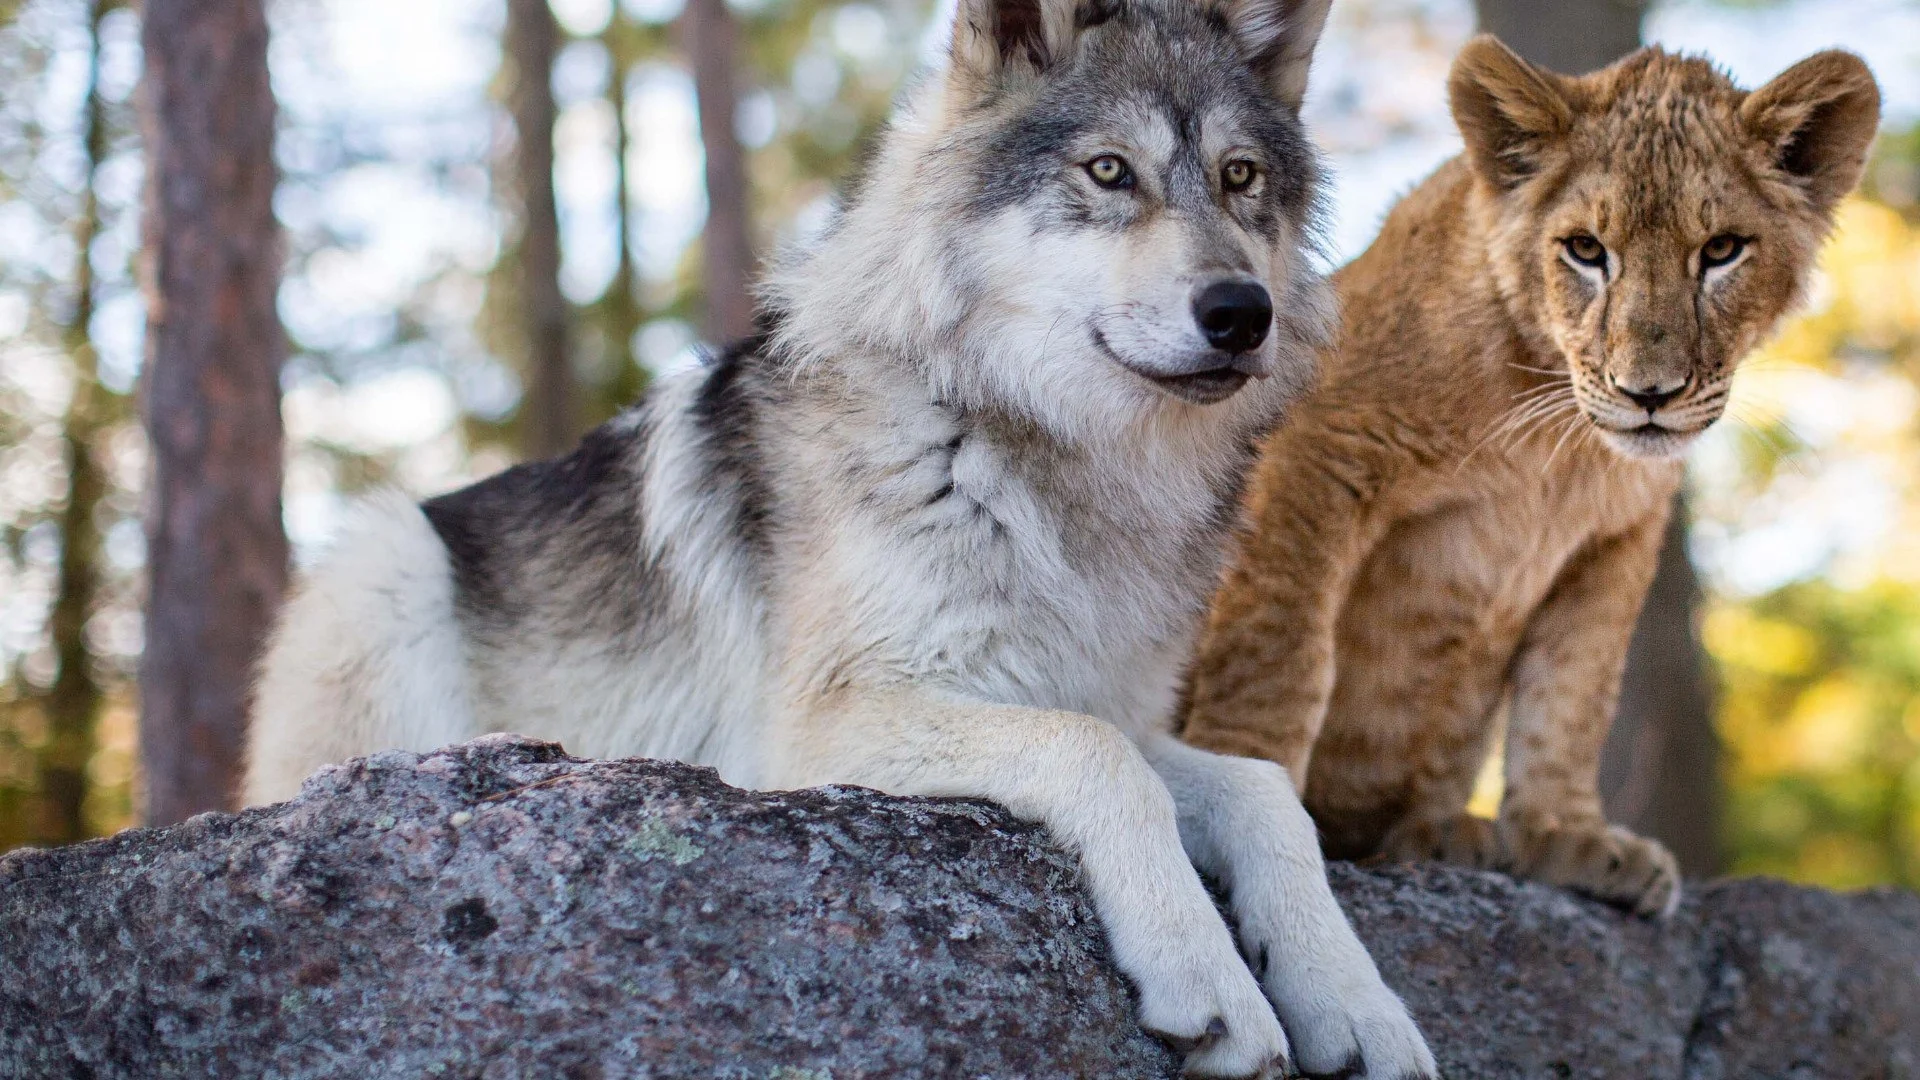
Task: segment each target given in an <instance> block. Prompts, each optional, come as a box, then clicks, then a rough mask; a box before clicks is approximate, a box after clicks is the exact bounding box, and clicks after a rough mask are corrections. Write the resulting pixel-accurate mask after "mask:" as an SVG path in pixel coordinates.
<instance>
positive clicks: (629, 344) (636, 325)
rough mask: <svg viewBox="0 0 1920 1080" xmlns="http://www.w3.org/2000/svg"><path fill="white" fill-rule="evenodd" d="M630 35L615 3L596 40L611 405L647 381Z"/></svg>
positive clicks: (622, 402) (635, 394)
mask: <svg viewBox="0 0 1920 1080" xmlns="http://www.w3.org/2000/svg"><path fill="white" fill-rule="evenodd" d="M634 36H635V35H634V28H633V26H632V25H631V24H629V23H628V21H627V16H626V14H625V12H624V11H623V10H622V9H621V7H620V6H619V5H618V4H615V5H614V8H613V16H612V17H611V18H609V19H608V20H607V29H606V32H605V33H604V34H603V35H602V43H603V44H604V45H605V46H606V48H607V59H608V61H609V62H610V64H611V66H612V68H613V71H612V74H611V76H610V77H609V78H608V79H607V104H608V105H610V106H612V108H613V133H614V136H613V158H614V189H613V190H614V196H613V198H614V203H613V212H614V233H615V237H614V239H615V240H616V241H617V242H618V244H619V261H618V262H617V263H615V264H614V271H613V282H612V284H610V285H608V286H607V294H606V296H605V297H604V298H603V300H602V304H603V306H604V308H605V323H606V328H607V337H608V339H609V344H610V345H611V349H610V350H609V352H610V353H611V355H610V357H609V363H610V364H611V365H612V368H613V370H612V372H611V377H610V378H609V379H608V380H607V383H606V386H605V387H604V389H605V395H604V396H605V397H607V398H608V399H610V403H611V404H612V405H613V406H614V407H615V408H616V409H617V408H620V407H624V406H626V405H630V404H632V403H633V402H634V401H635V400H637V399H638V398H639V396H640V392H641V391H642V390H644V389H646V385H647V378H646V376H647V373H646V371H645V369H643V368H642V367H641V366H640V358H639V355H638V354H637V353H636V352H635V351H634V347H633V339H634V337H635V335H637V334H639V332H640V323H641V319H642V312H641V310H640V292H639V290H640V273H639V269H638V268H637V267H636V266H635V265H634V261H633V247H634V240H635V236H634V232H635V230H634V221H633V218H634V214H633V178H632V176H631V161H630V160H629V159H630V158H631V157H632V156H633V141H632V139H633V132H632V128H630V127H629V126H628V124H627V76H628V75H629V74H630V73H631V71H632V68H633V63H634V59H635V54H636V52H637V51H638V50H637V49H636V48H635V45H636V44H637V43H636V42H635V40H634Z"/></svg>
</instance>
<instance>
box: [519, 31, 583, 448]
mask: <svg viewBox="0 0 1920 1080" xmlns="http://www.w3.org/2000/svg"><path fill="white" fill-rule="evenodd" d="M559 50H560V25H559V24H558V23H557V22H555V21H554V18H553V10H552V9H551V8H549V7H548V6H547V0H507V53H508V57H509V60H510V62H511V64H512V71H513V89H512V95H511V98H510V101H511V108H512V112H513V127H514V133H515V143H514V173H515V177H516V179H517V181H518V183H519V185H520V208H521V219H520V229H521V231H520V258H519V264H520V282H519V288H520V304H521V310H522V318H523V320H524V323H525V330H526V335H527V346H528V352H527V364H528V370H527V396H526V403H525V405H524V413H523V419H522V422H521V436H522V441H523V445H524V447H525V449H526V452H527V454H528V456H530V457H535V458H546V457H554V456H556V455H559V454H562V453H564V452H566V450H567V449H568V448H569V447H571V446H572V445H573V441H574V439H575V438H576V436H577V435H578V432H576V431H575V420H574V400H573V399H574V385H573V382H574V380H573V361H572V356H571V354H570V351H569V349H568V344H567V337H568V335H567V298H566V296H565V295H563V294H562V293H561V292H560V215H559V211H558V209H557V208H556V206H555V205H554V195H553V124H554V116H555V111H556V110H555V106H554V102H553V59H554V56H555V55H556V54H557V53H558V52H559Z"/></svg>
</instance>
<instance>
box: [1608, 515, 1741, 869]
mask: <svg viewBox="0 0 1920 1080" xmlns="http://www.w3.org/2000/svg"><path fill="white" fill-rule="evenodd" d="M1700 605H1701V596H1700V579H1699V576H1698V575H1697V574H1695V573H1694V570H1693V563H1692V561H1690V560H1689V559H1688V558H1687V503H1686V498H1685V497H1684V496H1682V497H1681V498H1679V499H1678V500H1676V502H1675V504H1674V508H1673V520H1672V522H1670V523H1669V524H1668V525H1667V535H1666V540H1665V541H1664V542H1663V543H1662V545H1661V548H1660V568H1659V570H1658V572H1656V573H1655V575H1654V578H1653V587H1652V588H1650V589H1648V590H1647V603H1646V607H1645V608H1643V609H1642V610H1641V612H1640V622H1639V623H1638V624H1637V625H1635V626H1634V628H1633V645H1632V647H1631V649H1630V650H1629V651H1628V653H1627V677H1626V679H1625V680H1623V681H1622V683H1621V685H1620V709H1619V712H1618V713H1617V714H1616V716H1615V718H1614V722H1613V734H1612V736H1611V737H1610V738H1609V739H1608V740H1607V751H1606V755H1605V756H1604V757H1603V758H1602V759H1601V763H1600V790H1601V792H1602V793H1603V794H1604V795H1605V796H1606V797H1607V810H1608V813H1609V814H1611V815H1612V816H1613V818H1614V820H1616V821H1618V822H1620V823H1621V824H1623V825H1626V826H1628V827H1629V828H1632V829H1635V830H1637V831H1640V832H1643V833H1646V834H1647V835H1649V836H1654V837H1657V838H1659V839H1660V841H1661V842H1663V843H1665V844H1666V845H1667V846H1668V847H1669V848H1671V849H1673V854H1674V857H1675V858H1676V859H1679V860H1680V868H1681V869H1682V870H1684V871H1685V872H1686V873H1687V874H1688V875H1689V876H1692V877H1708V876H1711V875H1714V874H1718V873H1720V872H1721V871H1723V870H1725V869H1726V853H1725V852H1724V851H1723V850H1722V849H1721V845H1720V806H1721V803H1722V800H1723V796H1724V794H1725V793H1724V791H1723V790H1722V785H1721V779H1720V740H1719V736H1718V735H1716V734H1715V732H1714V729H1713V681H1712V676H1711V674H1710V670H1709V668H1708V665H1707V656H1706V650H1705V649H1704V648H1702V647H1701V644H1700V632H1699V611H1700Z"/></svg>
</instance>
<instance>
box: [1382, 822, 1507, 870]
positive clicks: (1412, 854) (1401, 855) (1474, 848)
mask: <svg viewBox="0 0 1920 1080" xmlns="http://www.w3.org/2000/svg"><path fill="white" fill-rule="evenodd" d="M1380 855H1381V856H1382V857H1383V858H1386V859H1390V860H1392V861H1395V862H1406V861H1410V860H1414V859H1434V860H1437V861H1439V862H1446V863H1453V864H1454V865H1456V866H1469V867H1472V868H1473V869H1475V870H1495V869H1498V868H1499V867H1500V865H1501V864H1502V862H1503V861H1504V860H1503V859H1502V857H1501V849H1500V840H1499V837H1498V836H1497V835H1496V833H1495V830H1494V825H1493V822H1491V821H1488V820H1487V819H1486V818H1483V817H1475V816H1473V815H1472V814H1465V813H1462V814H1456V815H1454V816H1453V817H1449V818H1440V819H1437V820H1436V819H1431V818H1422V819H1418V820H1413V819H1409V820H1406V821H1402V822H1400V823H1399V824H1398V825H1395V826H1394V827H1393V828H1392V829H1390V830H1388V832H1387V835H1386V838H1385V839H1384V840H1382V841H1381V842H1380Z"/></svg>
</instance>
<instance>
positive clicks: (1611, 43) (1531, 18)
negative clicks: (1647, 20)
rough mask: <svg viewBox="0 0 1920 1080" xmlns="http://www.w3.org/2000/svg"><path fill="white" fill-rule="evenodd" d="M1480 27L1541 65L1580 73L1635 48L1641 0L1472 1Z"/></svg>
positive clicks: (1643, 0) (1643, 5) (1643, 7)
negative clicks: (1478, 17) (1477, 14)
mask: <svg viewBox="0 0 1920 1080" xmlns="http://www.w3.org/2000/svg"><path fill="white" fill-rule="evenodd" d="M1474 7H1475V9H1476V10H1477V11H1478V12H1479V15H1480V29H1482V30H1484V31H1486V32H1487V33H1490V34H1494V35H1496V36H1497V37H1499V38H1500V40H1501V41H1504V42H1506V43H1507V46H1508V47H1509V48H1511V49H1512V50H1513V51H1514V52H1517V53H1519V54H1520V55H1521V56H1523V57H1525V58H1526V59H1528V60H1530V61H1532V62H1533V63H1536V64H1540V65H1542V66H1544V67H1548V68H1551V69H1553V70H1554V71H1559V72H1564V73H1566V74H1568V75H1579V74H1582V73H1585V72H1588V71H1592V70H1594V69H1595V68H1601V67H1605V66H1607V65H1608V64H1611V63H1613V62H1614V61H1615V60H1618V59H1620V58H1621V57H1622V56H1625V55H1626V54H1628V53H1630V52H1632V51H1633V50H1635V49H1637V48H1639V47H1640V20H1641V18H1642V17H1643V16H1644V15H1645V14H1646V9H1647V4H1646V0H1477V2H1476V3H1475V5H1474Z"/></svg>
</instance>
